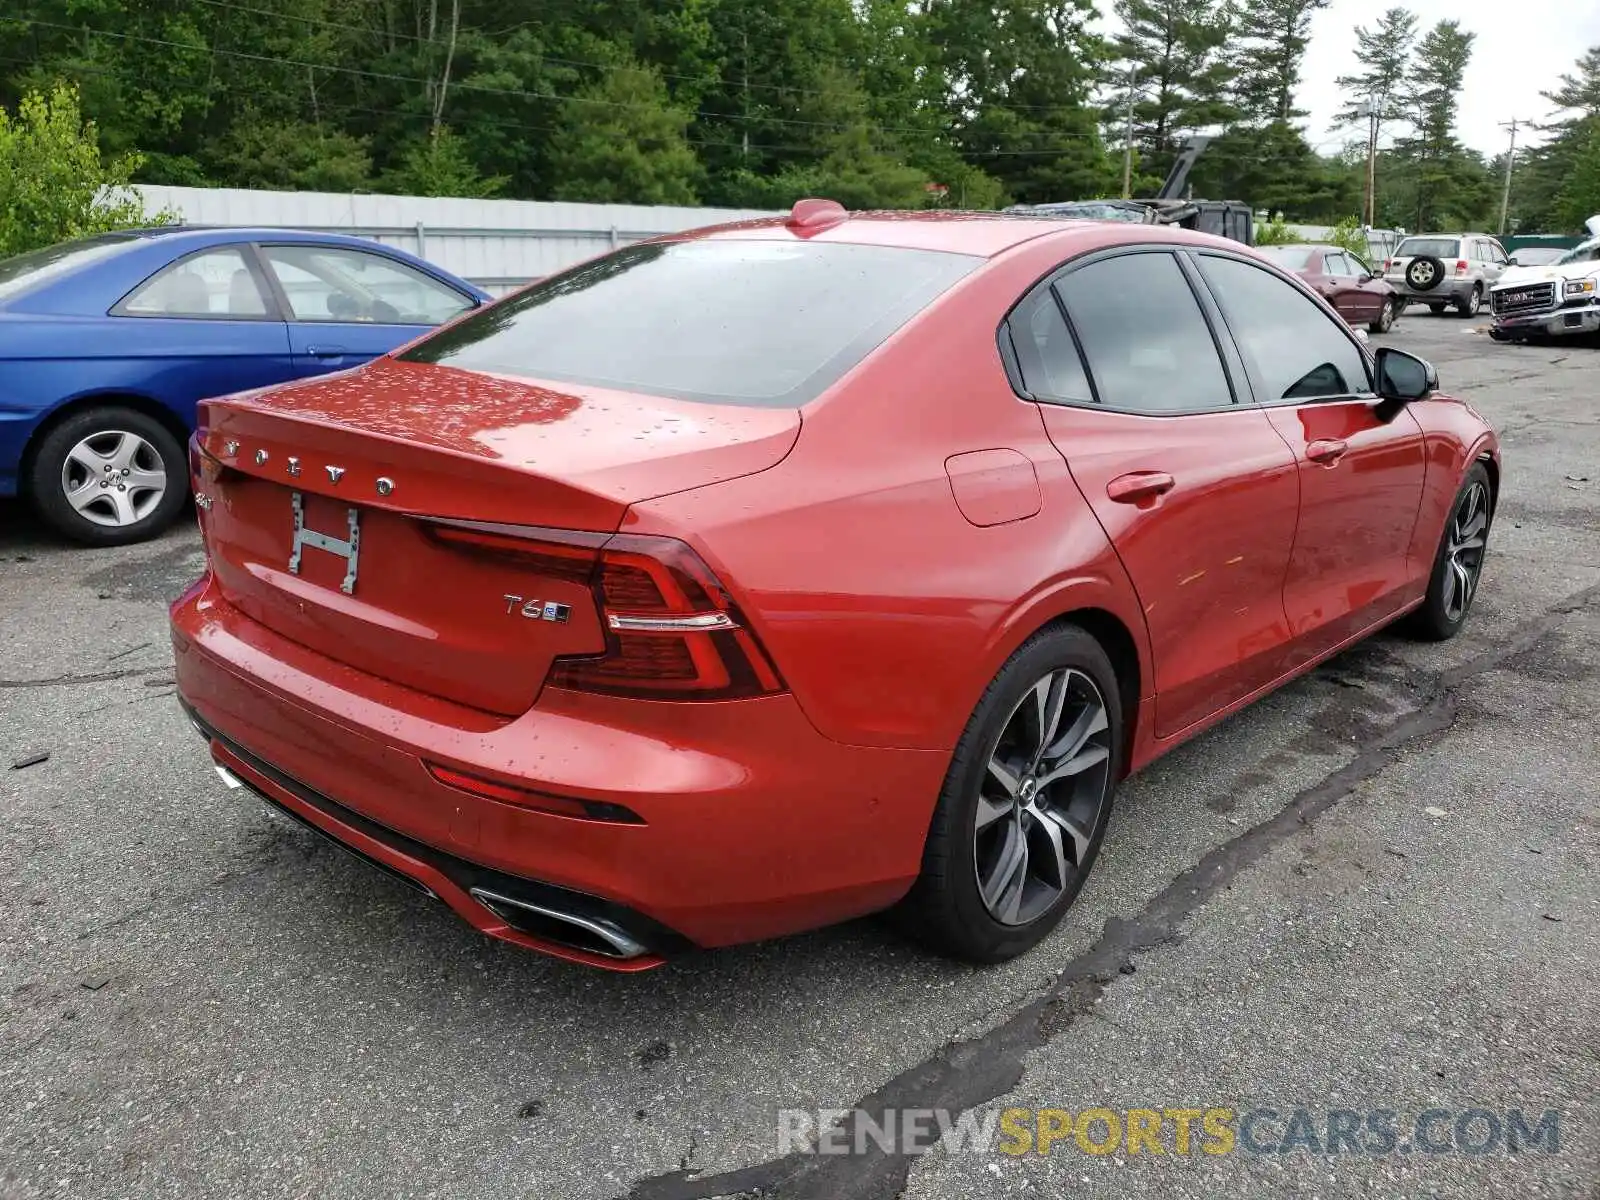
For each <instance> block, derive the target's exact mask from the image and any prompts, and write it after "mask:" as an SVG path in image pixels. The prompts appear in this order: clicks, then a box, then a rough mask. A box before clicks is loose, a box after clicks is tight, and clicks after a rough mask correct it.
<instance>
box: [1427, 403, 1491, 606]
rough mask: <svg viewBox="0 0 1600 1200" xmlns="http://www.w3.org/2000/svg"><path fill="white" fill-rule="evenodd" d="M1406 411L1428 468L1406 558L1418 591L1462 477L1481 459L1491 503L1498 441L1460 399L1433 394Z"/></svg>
mask: <svg viewBox="0 0 1600 1200" xmlns="http://www.w3.org/2000/svg"><path fill="white" fill-rule="evenodd" d="M1408 411H1409V412H1410V413H1411V415H1412V416H1414V417H1415V418H1416V420H1417V424H1419V425H1420V426H1422V434H1423V439H1424V445H1425V447H1426V457H1427V470H1426V474H1425V475H1424V477H1423V484H1422V501H1421V503H1420V505H1419V506H1418V509H1417V524H1416V529H1415V531H1414V532H1413V534H1412V541H1411V552H1410V559H1411V564H1412V570H1413V572H1414V573H1415V574H1416V576H1417V578H1418V583H1419V587H1420V586H1425V585H1426V582H1427V578H1428V573H1429V572H1430V571H1431V570H1432V569H1433V559H1434V553H1435V551H1436V550H1437V549H1438V546H1439V539H1440V537H1442V536H1443V534H1444V523H1445V520H1446V518H1447V517H1448V516H1449V514H1450V506H1451V505H1452V504H1453V503H1454V502H1455V498H1456V493H1457V492H1458V491H1460V489H1461V480H1462V477H1463V476H1464V475H1465V474H1466V473H1467V470H1468V468H1470V467H1471V465H1472V464H1473V463H1474V462H1475V461H1477V460H1478V459H1480V458H1487V459H1488V460H1489V462H1490V464H1491V466H1490V476H1491V479H1492V481H1493V483H1494V485H1495V492H1496V500H1497V501H1498V495H1499V481H1500V440H1499V438H1498V437H1497V436H1496V435H1495V432H1494V429H1493V428H1492V427H1491V426H1490V424H1489V422H1488V421H1486V420H1484V419H1483V417H1481V416H1479V415H1478V413H1477V411H1476V410H1474V409H1473V408H1472V406H1471V405H1469V404H1467V403H1466V402H1465V401H1463V400H1458V399H1456V398H1454V397H1452V396H1435V397H1432V398H1430V399H1428V400H1419V401H1415V402H1413V403H1412V404H1410V405H1409V406H1408Z"/></svg>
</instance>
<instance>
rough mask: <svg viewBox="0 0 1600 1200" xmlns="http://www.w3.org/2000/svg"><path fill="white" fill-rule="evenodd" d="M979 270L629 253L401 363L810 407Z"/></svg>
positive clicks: (937, 264) (872, 249)
mask: <svg viewBox="0 0 1600 1200" xmlns="http://www.w3.org/2000/svg"><path fill="white" fill-rule="evenodd" d="M981 261H982V260H981V259H978V258H974V257H971V256H969V255H965V254H946V253H943V252H939V251H927V250H903V249H898V248H893V247H886V246H858V245H848V244H841V243H827V242H788V241H782V242H779V241H772V242H766V241H687V242H655V243H651V244H648V245H639V246H629V247H626V248H624V249H622V250H618V251H617V252H615V253H614V254H608V255H606V256H605V257H604V258H600V259H596V260H595V261H593V262H589V263H585V264H583V265H581V266H579V267H576V268H574V269H573V270H571V271H567V272H565V273H564V274H561V275H556V276H552V277H551V278H550V279H546V280H543V281H541V282H539V283H536V284H534V285H533V286H531V287H529V288H527V289H525V290H524V291H521V292H518V293H517V294H516V295H515V296H512V297H511V298H509V299H507V300H505V301H503V302H501V303H499V304H496V305H493V306H492V307H490V308H487V309H485V310H484V311H483V312H481V313H478V314H476V315H475V316H471V317H468V318H466V319H465V320H463V321H460V322H458V323H457V324H455V325H452V326H449V327H448V328H445V329H442V330H440V331H439V333H438V334H436V335H434V336H433V337H430V338H428V339H427V340H425V341H423V342H420V343H418V344H417V345H415V346H413V347H412V348H411V349H410V350H407V351H406V352H405V353H403V354H402V355H400V357H401V359H403V360H404V361H407V362H419V363H437V364H439V365H441V366H448V367H461V368H464V369H466V370H470V371H483V372H486V373H492V374H503V375H517V376H525V377H528V378H533V379H548V380H554V381H558V382H565V383H582V384H589V385H592V386H596V387H610V388H619V389H622V390H624V391H633V392H646V393H649V394H651V395H658V396H669V397H674V398H678V399H685V400H703V401H708V402H711V403H716V404H741V405H749V406H755V407H772V408H792V407H795V406H798V405H801V404H804V403H806V401H808V400H811V399H813V398H814V397H816V396H817V395H818V394H819V393H821V392H822V391H823V389H825V388H826V387H828V385H829V384H831V383H833V382H834V381H835V380H836V379H838V378H839V377H840V376H841V375H843V374H844V373H845V372H846V371H848V370H849V369H850V368H851V367H853V366H854V365H855V364H856V363H858V362H860V361H861V360H862V359H863V358H865V357H866V356H867V354H868V353H870V352H871V351H872V350H873V349H874V348H875V347H876V346H877V345H879V343H881V342H882V341H883V340H884V339H885V338H887V337H888V336H889V335H890V334H891V333H893V332H894V331H895V330H896V329H898V328H900V326H902V325H904V324H905V323H906V322H907V321H908V320H910V318H911V317H912V316H914V315H915V314H916V313H917V312H919V311H920V310H921V309H922V308H924V307H925V306H926V305H927V304H928V303H929V302H930V301H932V300H933V299H934V298H935V297H937V296H938V295H939V294H940V293H941V292H944V291H945V290H946V289H948V288H949V287H951V286H952V285H953V284H954V283H955V282H956V281H957V280H959V279H960V278H962V276H964V275H966V274H967V273H969V272H970V271H972V270H973V269H974V268H976V267H977V266H978V264H979V263H980V262H981Z"/></svg>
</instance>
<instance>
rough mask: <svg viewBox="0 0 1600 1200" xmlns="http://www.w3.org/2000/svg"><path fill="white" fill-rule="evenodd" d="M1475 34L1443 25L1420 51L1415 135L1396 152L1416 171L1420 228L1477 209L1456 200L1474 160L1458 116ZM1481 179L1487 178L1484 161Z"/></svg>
mask: <svg viewBox="0 0 1600 1200" xmlns="http://www.w3.org/2000/svg"><path fill="white" fill-rule="evenodd" d="M1475 37H1476V35H1475V34H1471V33H1468V32H1466V31H1465V30H1463V29H1462V28H1461V22H1459V21H1440V22H1439V23H1438V24H1437V25H1435V26H1434V27H1433V28H1432V29H1430V30H1429V31H1428V32H1427V34H1426V35H1425V36H1424V37H1423V39H1422V41H1421V43H1420V44H1419V45H1418V47H1417V54H1416V59H1415V61H1416V64H1417V66H1416V70H1415V73H1414V75H1413V76H1412V78H1411V81H1410V82H1411V95H1410V104H1409V106H1408V107H1409V117H1410V121H1411V124H1412V126H1413V129H1414V133H1413V135H1412V136H1411V137H1410V138H1406V139H1402V140H1401V141H1400V142H1399V143H1398V144H1397V146H1396V150H1397V151H1398V152H1399V153H1400V155H1401V156H1402V157H1404V158H1408V159H1410V160H1411V162H1412V163H1413V165H1414V167H1415V180H1416V208H1415V227H1416V228H1417V229H1419V230H1421V229H1427V228H1429V227H1432V226H1434V225H1436V224H1437V223H1438V221H1439V219H1440V217H1441V216H1443V215H1446V214H1451V215H1456V216H1461V215H1464V213H1463V210H1464V209H1468V208H1469V207H1470V208H1476V206H1477V205H1476V202H1475V201H1467V200H1465V198H1462V199H1453V198H1452V195H1451V193H1452V192H1455V191H1459V190H1462V187H1461V185H1462V184H1463V178H1462V173H1463V171H1464V170H1466V166H1465V164H1466V160H1467V158H1468V156H1467V155H1466V154H1465V152H1464V151H1463V149H1462V146H1461V143H1460V142H1459V141H1457V140H1456V135H1455V126H1456V110H1457V106H1458V105H1459V102H1460V97H1461V81H1462V78H1463V77H1464V76H1465V75H1466V71H1467V63H1468V62H1469V61H1471V58H1472V43H1473V40H1474V38H1475ZM1477 165H1478V168H1479V172H1480V173H1486V169H1485V168H1484V166H1483V164H1482V161H1481V159H1480V160H1479V162H1478V164H1477Z"/></svg>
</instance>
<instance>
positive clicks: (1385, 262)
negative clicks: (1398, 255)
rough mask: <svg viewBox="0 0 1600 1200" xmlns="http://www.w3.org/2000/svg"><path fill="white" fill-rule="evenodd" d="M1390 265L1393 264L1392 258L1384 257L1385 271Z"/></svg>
mask: <svg viewBox="0 0 1600 1200" xmlns="http://www.w3.org/2000/svg"><path fill="white" fill-rule="evenodd" d="M1392 266H1394V259H1392V258H1386V259H1384V260H1383V269H1384V270H1385V271H1387V270H1388V269H1389V268H1390V267H1392Z"/></svg>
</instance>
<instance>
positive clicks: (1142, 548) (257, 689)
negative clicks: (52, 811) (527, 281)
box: [172, 201, 1500, 970]
mask: <svg viewBox="0 0 1600 1200" xmlns="http://www.w3.org/2000/svg"><path fill="white" fill-rule="evenodd" d="M190 453H191V460H192V463H191V465H192V469H193V473H194V486H195V492H196V496H197V503H198V516H199V521H200V525H201V528H202V531H203V535H204V541H205V553H206V568H205V574H204V575H203V577H202V578H201V579H199V580H198V581H197V582H196V583H195V584H194V585H193V586H192V587H190V588H189V589H188V590H187V591H186V592H185V593H184V595H183V596H182V597H181V598H180V599H179V600H178V601H177V602H176V603H175V604H174V605H173V608H172V637H173V643H174V646H175V648H176V662H177V677H178V685H179V691H180V694H181V698H182V700H183V702H184V704H185V706H186V707H187V709H188V711H189V713H190V715H191V717H192V719H193V721H194V724H195V726H196V728H197V729H198V730H199V731H200V733H201V734H202V736H203V737H204V738H205V741H206V743H207V746H208V751H209V754H210V755H211V757H212V758H213V760H214V762H215V764H216V766H217V768H218V771H219V772H220V773H221V774H222V775H223V777H224V779H225V780H226V781H228V782H229V783H230V784H233V785H240V784H242V785H243V786H245V787H247V788H248V789H249V790H251V791H253V792H254V793H256V794H258V795H259V796H261V797H263V798H265V799H266V800H267V801H268V802H270V803H271V804H273V805H275V806H277V807H278V808H279V809H280V810H282V811H283V812H285V813H287V814H289V815H290V816H292V817H294V818H295V819H297V820H299V821H300V822H302V823H304V824H305V825H307V826H309V827H310V828H312V829H314V830H316V831H317V832H319V833H321V834H323V835H325V836H327V837H329V838H331V839H333V840H335V841H336V842H338V843H339V844H340V845H342V846H343V847H345V848H346V849H349V850H351V851H353V852H354V853H356V854H357V855H359V856H361V857H363V858H365V859H367V860H368V861H370V862H371V863H373V864H375V865H377V866H379V867H381V868H382V869H383V870H385V871H387V872H388V873H389V874H391V875H393V876H395V877H397V878H398V879H400V880H402V881H403V882H405V883H406V884H407V885H409V886H411V887H413V888H416V889H418V890H419V891H422V892H424V893H426V894H428V895H430V896H433V897H436V898H437V899H439V900H442V901H443V902H444V903H446V904H448V905H449V906H450V907H451V908H452V909H454V910H455V911H456V912H457V913H458V914H459V915H460V916H462V917H463V918H465V919H466V920H467V921H469V922H470V923H471V924H473V925H474V926H476V927H477V928H478V929H479V930H481V931H483V932H484V933H486V934H489V935H491V936H494V937H498V938H502V939H505V940H507V941H511V942H515V943H518V944H520V945H523V946H526V947H530V948H533V949H536V950H541V951H544V952H546V953H549V954H553V955H557V956H560V957H563V958H567V959H571V960H576V961H580V962H584V963H589V964H593V965H596V966H602V967H608V968H612V969H618V970H638V969H642V968H646V967H651V966H655V965H657V964H659V963H661V962H662V961H663V960H664V959H665V958H667V957H669V956H671V955H672V954H674V953H676V952H680V951H683V950H686V949H689V948H691V947H714V946H725V945H728V944H731V943H738V942H745V941H750V940H754V939H760V938H769V937H773V936H777V935H781V934H786V933H791V932H794V931H798V930H803V929H810V928H814V927H817V926H821V925H825V924H828V923H830V922H836V921H841V920H844V919H846V918H850V917H854V916H858V915H861V914H865V913H870V912H875V911H878V910H884V909H890V908H892V909H894V910H895V911H896V912H897V914H898V915H899V916H900V918H901V921H902V924H903V925H904V926H905V928H907V929H909V930H910V931H911V932H912V933H914V934H915V935H916V936H918V937H920V938H922V939H923V940H924V941H925V942H926V943H927V944H929V945H930V946H932V947H933V948H935V949H937V950H939V951H941V952H944V953H948V954H952V955H956V956H960V957H963V958H966V959H970V960H975V961H980V962H993V961H998V960H1002V959H1005V958H1008V957H1010V956H1013V955H1016V954H1019V953H1021V952H1023V951H1025V950H1027V949H1028V948H1029V947H1031V946H1033V945H1034V944H1035V943H1037V942H1038V941H1039V940H1040V939H1041V938H1043V937H1044V936H1045V935H1046V934H1047V933H1048V932H1049V931H1050V930H1051V929H1052V928H1053V927H1054V926H1055V925H1056V924H1057V923H1058V922H1059V921H1060V920H1061V918H1062V916H1063V914H1064V913H1065V912H1066V911H1067V909H1068V907H1069V906H1070V905H1071V903H1072V901H1073V898H1074V897H1075V896H1076V895H1077V893H1078V891H1079V889H1080V888H1081V887H1082V886H1083V885H1084V881H1085V879H1086V877H1087V875H1088V873H1089V871H1090V868H1091V866H1092V865H1093V863H1094V861H1095V857H1096V855H1097V853H1098V852H1099V849H1100V847H1101V845H1102V843H1103V841H1104V838H1105V836H1106V830H1107V824H1108V821H1109V820H1110V817H1111V811H1112V801H1113V795H1114V791H1115V788H1116V786H1117V783H1118V781H1119V780H1121V779H1122V778H1123V777H1125V776H1126V775H1127V774H1129V773H1130V772H1132V771H1136V770H1138V769H1140V768H1141V767H1143V766H1144V765H1146V764H1147V763H1149V762H1150V761H1151V760H1153V759H1154V758H1156V757H1157V756H1158V755H1161V754H1163V753H1165V752H1166V751H1167V750H1169V749H1171V748H1172V747H1174V746H1177V745H1179V744H1180V743H1182V742H1184V741H1185V740H1186V739H1188V738H1190V737H1193V736H1194V735H1195V734H1196V733H1198V732H1199V731H1201V730H1203V729H1205V728H1207V727H1209V726H1210V725H1212V724H1214V723H1216V722H1217V721H1219V720H1221V719H1223V718H1224V717H1225V716H1227V715H1228V714H1229V713H1231V712H1234V711H1235V710H1237V709H1239V708H1240V707H1242V706H1244V705H1246V704H1248V703H1250V702H1251V701H1252V700H1254V699H1255V698H1257V697H1260V696H1262V695H1264V694H1265V693H1267V692H1269V691H1271V690H1272V689H1273V688H1276V687H1278V686H1280V685H1281V684H1283V683H1284V682H1286V681H1288V680H1290V679H1293V678H1294V677H1296V676H1297V675H1300V674H1302V673H1303V672H1305V671H1307V670H1308V669H1310V668H1311V667H1312V666H1313V665H1314V664H1316V663H1317V662H1319V661H1321V660H1322V659H1324V658H1326V657H1328V656H1329V655H1331V654H1333V653H1335V652H1336V651H1338V650H1339V649H1340V648H1341V647H1344V646H1347V645H1349V644H1350V643H1352V642H1353V641H1355V640H1356V639H1358V638H1361V637H1364V636H1366V635H1367V634H1369V633H1371V632H1372V631H1374V630H1376V629H1379V628H1381V627H1383V626H1386V625H1389V624H1390V623H1392V622H1395V621H1397V620H1402V619H1403V620H1404V621H1405V622H1406V624H1407V626H1408V627H1409V628H1410V629H1412V630H1413V631H1414V632H1415V633H1416V634H1418V635H1419V636H1422V637H1426V638H1446V637H1449V636H1451V635H1452V634H1454V633H1455V632H1456V631H1457V630H1458V629H1460V628H1461V626H1462V624H1463V622H1465V621H1466V619H1467V616H1468V613H1469V611H1470V608H1471V605H1472V601H1473V596H1474V594H1475V592H1476V589H1477V586H1478V581H1479V577H1480V572H1481V570H1482V567H1483V563H1484V554H1485V548H1486V542H1487V537H1488V533H1489V528H1490V522H1491V520H1492V518H1493V513H1494V507H1495V497H1496V494H1497V492H1498V489H1499V484H1500V465H1499V452H1498V448H1497V443H1496V439H1495V435H1494V433H1493V432H1492V431H1491V430H1490V428H1489V427H1488V426H1487V425H1486V424H1485V423H1484V421H1483V420H1482V419H1481V418H1480V417H1479V416H1478V415H1477V414H1476V413H1475V412H1473V410H1472V409H1470V408H1469V407H1468V406H1467V405H1466V404H1464V403H1462V402H1461V401H1459V400H1455V399H1452V398H1450V397H1448V396H1446V395H1443V394H1441V393H1440V392H1439V391H1438V390H1437V379H1436V378H1435V375H1434V373H1433V371H1432V369H1431V368H1430V367H1429V366H1428V365H1427V364H1426V363H1424V362H1422V361H1421V360H1420V359H1416V358H1414V357H1412V356H1410V355H1407V354H1404V353H1402V352H1400V351H1398V350H1394V349H1390V348H1384V349H1380V350H1378V351H1377V352H1376V354H1374V353H1372V352H1371V350H1370V349H1369V348H1368V347H1366V346H1364V345H1363V344H1362V343H1361V342H1360V341H1359V340H1358V339H1357V338H1356V337H1354V336H1353V335H1352V333H1351V331H1350V329H1349V328H1348V327H1347V326H1346V325H1345V323H1344V322H1343V321H1341V320H1340V319H1339V318H1338V316H1337V315H1336V314H1335V312H1334V310H1333V309H1332V308H1330V307H1329V306H1328V304H1327V303H1326V302H1325V300H1324V299H1323V298H1321V297H1319V296H1318V295H1317V294H1316V293H1315V292H1314V291H1313V290H1311V289H1310V288H1308V287H1307V286H1306V285H1305V284H1304V283H1303V282H1302V281H1301V280H1300V279H1298V278H1296V277H1295V276H1293V275H1292V274H1289V273H1287V272H1284V271H1282V270H1280V269H1279V268H1278V267H1276V266H1274V265H1272V264H1271V263H1269V262H1267V261H1266V260H1264V259H1263V258H1262V257H1260V256H1259V255H1257V254H1255V253H1254V252H1253V251H1251V250H1250V249H1248V248H1247V247H1243V246H1240V245H1238V244H1237V243H1233V242H1227V241H1223V240H1221V239H1217V238H1211V237H1207V236H1205V235H1201V234H1196V233H1190V232H1186V231H1183V230H1174V229H1166V228H1160V227H1148V226H1133V225H1115V224H1108V223H1099V222H1063V221H1059V220H1051V219H1046V218H1029V217H1013V216H1000V215H964V214H933V213H927V214H920V213H919V214H905V213H899V214H864V215H852V214H848V213H846V212H845V211H844V210H843V209H841V208H839V207H838V206H837V205H834V204H832V203H830V202H825V201H807V202H802V203H801V204H800V205H797V206H796V208H795V211H794V212H793V213H792V214H791V215H790V216H789V217H788V218H787V219H783V218H775V219H771V220H763V221H756V222H750V223H743V224H738V225H731V226H725V227H719V228H713V229H708V230H702V231H698V232H695V233H692V234H684V235H674V236H671V237H667V238H663V239H660V240H655V241H651V242H646V243H641V244H637V245H633V246H628V247H624V248H622V249H619V250H617V251H615V252H613V253H611V254H609V255H607V256H605V257H602V258H599V259H596V260H593V261H590V262H587V263H584V264H582V265H580V266H577V267H574V268H572V269H571V270H568V271H566V272H565V273H563V274H560V275H557V276H554V277H552V278H550V279H547V280H544V281H542V282H540V283H537V284H534V285H533V286H531V287H529V288H527V289H525V290H523V291H521V292H519V293H517V294H515V295H513V296H511V297H508V298H506V299H504V300H502V301H500V302H498V303H496V304H494V305H491V306H489V307H487V308H485V309H483V310H480V311H478V312H475V313H473V314H471V315H468V316H466V317H464V318H463V319H461V320H458V321H457V322H456V323H454V324H451V325H448V326H446V327H444V328H442V329H440V330H439V331H437V332H435V333H433V334H431V335H429V336H426V337H424V338H423V339H422V340H420V341H418V342H416V343H413V344H412V345H410V346H409V347H406V348H403V349H401V350H399V351H396V352H394V353H393V354H390V355H388V356H386V357H384V358H382V359H379V360H377V361H375V362H373V363H371V364H370V365H368V366H365V367H362V368H359V369H357V370H353V371H349V372H346V373H343V374H340V375H336V376H328V377H323V378H319V379H316V380H311V381H306V382H303V383H296V384H290V385H287V386H284V387H279V388H275V389H272V390H270V391H265V392H256V393H246V394H242V395H237V396H232V397H227V398H223V399H219V400H214V401H211V402H209V403H207V404H205V405H204V406H203V408H202V410H201V419H200V428H199V431H198V432H197V434H196V435H195V438H194V439H193V442H192V443H191V448H190ZM1171 819H1173V820H1182V819H1184V817H1183V814H1178V813H1174V814H1171Z"/></svg>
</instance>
